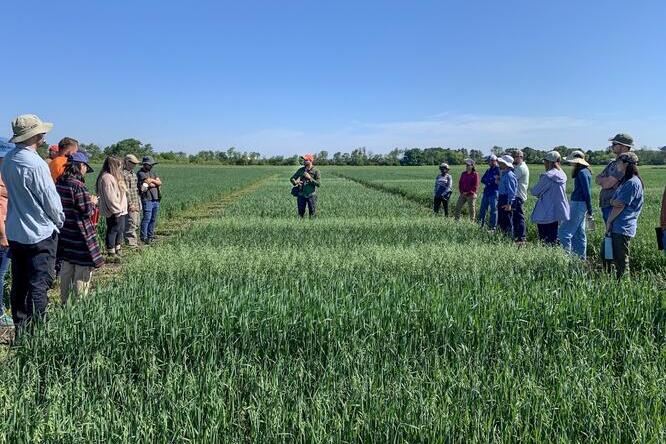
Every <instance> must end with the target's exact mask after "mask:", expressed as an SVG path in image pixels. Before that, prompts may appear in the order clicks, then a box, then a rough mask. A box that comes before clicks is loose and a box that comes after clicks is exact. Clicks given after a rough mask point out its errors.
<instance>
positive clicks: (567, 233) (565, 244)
mask: <svg viewBox="0 0 666 444" xmlns="http://www.w3.org/2000/svg"><path fill="white" fill-rule="evenodd" d="M574 203H575V202H571V211H570V213H569V215H570V217H569V220H567V221H564V222H562V224H561V225H560V228H559V229H558V230H557V237H559V239H560V244H561V245H562V248H563V249H564V251H566V252H567V253H571V239H572V238H573V232H574V231H575V230H576V220H575V216H574V205H573V204H574Z"/></svg>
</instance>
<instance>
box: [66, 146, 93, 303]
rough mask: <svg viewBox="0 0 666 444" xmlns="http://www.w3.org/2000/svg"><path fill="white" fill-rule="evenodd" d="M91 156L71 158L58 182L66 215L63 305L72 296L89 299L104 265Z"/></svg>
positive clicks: (76, 155) (74, 156)
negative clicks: (89, 179)
mask: <svg viewBox="0 0 666 444" xmlns="http://www.w3.org/2000/svg"><path fill="white" fill-rule="evenodd" d="M92 172H93V169H92V168H91V167H90V165H89V164H88V156H87V155H86V154H85V153H82V152H80V151H79V152H76V153H74V154H72V155H70V156H69V157H68V159H67V164H65V171H64V173H63V174H62V176H60V178H59V179H58V182H56V189H57V190H58V194H59V195H60V200H61V201H62V206H63V209H64V211H65V225H63V227H62V229H61V230H60V240H59V241H58V259H61V260H62V267H61V269H60V299H61V301H62V303H63V304H66V303H67V299H68V297H69V295H70V294H71V295H72V296H73V297H74V298H75V299H76V298H78V297H80V296H85V295H86V293H87V292H88V288H89V286H90V279H91V277H92V271H93V269H95V268H99V267H101V266H102V265H103V264H104V260H103V259H102V255H101V253H100V248H99V243H98V242H97V230H96V227H95V224H94V223H93V220H92V219H93V215H94V214H95V212H96V209H97V198H96V197H95V196H91V195H90V193H89V192H88V189H87V188H86V184H85V176H86V174H88V173H92Z"/></svg>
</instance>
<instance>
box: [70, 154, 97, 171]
mask: <svg viewBox="0 0 666 444" xmlns="http://www.w3.org/2000/svg"><path fill="white" fill-rule="evenodd" d="M67 162H68V163H82V164H84V165H85V166H86V167H88V170H87V171H86V174H87V173H93V172H95V170H93V168H92V167H91V166H90V164H89V163H88V162H90V158H89V157H88V155H87V154H86V153H84V152H82V151H77V152H75V153H74V154H70V155H69V156H67Z"/></svg>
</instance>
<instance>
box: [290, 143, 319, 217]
mask: <svg viewBox="0 0 666 444" xmlns="http://www.w3.org/2000/svg"><path fill="white" fill-rule="evenodd" d="M301 159H302V160H303V166H302V167H300V168H299V169H298V170H297V171H296V172H295V173H294V175H293V176H291V178H290V179H289V181H290V182H291V184H292V185H293V186H295V187H298V195H297V196H296V203H297V208H298V216H299V217H301V218H302V217H304V216H305V207H306V206H307V207H308V214H309V216H310V218H311V219H312V218H314V217H316V215H317V188H318V187H319V185H320V179H321V175H320V173H319V170H318V169H316V168H315V167H314V156H313V155H312V154H305V155H304V156H302V157H301Z"/></svg>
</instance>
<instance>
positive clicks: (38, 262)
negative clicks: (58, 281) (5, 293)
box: [9, 231, 58, 329]
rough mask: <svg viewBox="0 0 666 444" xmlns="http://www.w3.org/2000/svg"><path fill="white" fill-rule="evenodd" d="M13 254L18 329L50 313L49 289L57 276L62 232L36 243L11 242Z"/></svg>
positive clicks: (54, 233) (13, 309)
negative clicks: (59, 235) (56, 270)
mask: <svg viewBox="0 0 666 444" xmlns="http://www.w3.org/2000/svg"><path fill="white" fill-rule="evenodd" d="M9 248H10V250H11V254H12V290H11V302H12V317H13V318H14V324H15V325H16V327H17V329H18V328H21V327H23V326H25V324H26V322H28V321H30V320H31V319H32V318H33V317H35V318H36V319H41V318H43V317H44V315H45V314H46V306H47V305H48V298H47V296H46V292H47V291H48V290H49V288H51V285H52V284H53V280H54V279H55V258H56V251H57V249H58V233H56V232H55V231H54V232H53V234H52V235H51V236H50V237H48V238H47V239H44V240H43V241H41V242H38V243H36V244H29V245H28V244H21V243H19V242H13V241H9Z"/></svg>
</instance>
